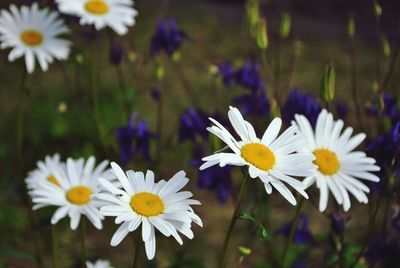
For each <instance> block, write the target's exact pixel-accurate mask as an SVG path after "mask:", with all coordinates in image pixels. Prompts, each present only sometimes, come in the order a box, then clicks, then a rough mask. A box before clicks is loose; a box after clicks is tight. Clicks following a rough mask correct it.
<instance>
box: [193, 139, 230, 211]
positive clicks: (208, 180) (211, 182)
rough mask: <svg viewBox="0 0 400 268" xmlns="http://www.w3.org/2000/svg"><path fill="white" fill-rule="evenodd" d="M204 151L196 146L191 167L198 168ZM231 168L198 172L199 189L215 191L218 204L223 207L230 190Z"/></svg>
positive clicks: (211, 168) (217, 168)
mask: <svg viewBox="0 0 400 268" xmlns="http://www.w3.org/2000/svg"><path fill="white" fill-rule="evenodd" d="M203 155H204V151H203V149H202V148H201V147H200V146H197V147H196V148H195V150H194V153H193V160H192V161H191V164H192V166H193V167H196V168H198V167H200V166H201V164H202V163H203V161H201V158H202V156H203ZM231 171H232V167H231V166H225V167H222V168H221V167H219V166H214V167H210V168H208V169H205V170H199V171H198V181H197V186H198V187H199V188H200V189H207V190H211V191H215V192H216V195H217V199H218V202H219V203H220V204H221V205H223V204H225V203H226V201H227V200H228V198H229V195H230V193H231V188H232V175H231Z"/></svg>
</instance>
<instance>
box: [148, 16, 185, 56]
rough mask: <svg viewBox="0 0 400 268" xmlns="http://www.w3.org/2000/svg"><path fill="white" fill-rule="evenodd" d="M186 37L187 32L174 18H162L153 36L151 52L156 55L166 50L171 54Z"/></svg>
mask: <svg viewBox="0 0 400 268" xmlns="http://www.w3.org/2000/svg"><path fill="white" fill-rule="evenodd" d="M186 38H187V35H186V33H185V32H183V31H182V30H181V29H179V28H178V26H177V25H176V23H175V20H174V19H169V20H160V21H159V22H158V25H157V28H156V31H155V33H154V34H153V36H152V37H151V48H150V50H151V54H152V55H153V56H154V55H156V54H158V53H159V52H160V51H163V50H164V51H165V53H167V54H168V55H169V56H171V55H172V54H174V52H175V51H176V50H178V49H179V48H180V47H181V45H182V42H183V41H184V40H185V39H186Z"/></svg>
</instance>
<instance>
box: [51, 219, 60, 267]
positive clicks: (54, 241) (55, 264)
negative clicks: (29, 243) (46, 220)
mask: <svg viewBox="0 0 400 268" xmlns="http://www.w3.org/2000/svg"><path fill="white" fill-rule="evenodd" d="M51 242H52V243H51V246H52V253H53V267H54V268H58V267H59V265H58V260H59V256H58V231H57V225H56V224H52V225H51Z"/></svg>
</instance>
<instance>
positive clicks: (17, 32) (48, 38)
mask: <svg viewBox="0 0 400 268" xmlns="http://www.w3.org/2000/svg"><path fill="white" fill-rule="evenodd" d="M68 32H69V29H68V28H67V26H66V25H65V24H64V21H63V20H61V19H60V18H59V14H58V12H56V11H50V10H49V9H47V8H45V9H39V7H38V4H37V3H34V4H33V5H32V6H30V7H28V6H21V8H19V9H18V8H17V7H16V6H15V5H11V6H10V10H9V11H8V10H1V12H0V42H1V48H2V49H4V48H12V50H11V52H10V54H8V60H9V61H14V60H15V59H17V58H20V57H22V56H24V57H25V64H26V69H27V71H28V73H32V72H33V71H34V70H35V58H36V59H37V61H38V62H39V65H40V67H41V68H42V70H43V71H47V69H48V65H49V63H52V62H53V61H54V59H57V60H65V59H67V58H68V55H69V51H70V49H69V47H70V42H69V41H67V40H65V39H62V38H60V37H59V36H60V35H63V34H66V33H68Z"/></svg>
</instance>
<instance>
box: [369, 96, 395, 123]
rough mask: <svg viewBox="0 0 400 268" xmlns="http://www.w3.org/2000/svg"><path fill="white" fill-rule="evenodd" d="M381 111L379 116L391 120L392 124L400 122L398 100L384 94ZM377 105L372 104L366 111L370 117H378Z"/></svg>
mask: <svg viewBox="0 0 400 268" xmlns="http://www.w3.org/2000/svg"><path fill="white" fill-rule="evenodd" d="M383 106H384V107H383V110H382V111H381V113H380V115H382V116H387V117H389V118H390V119H391V121H392V123H393V124H394V123H395V122H397V121H400V109H399V102H398V99H397V98H396V97H394V96H392V95H390V94H389V93H385V94H384V96H383ZM378 107H379V106H378V104H377V103H376V102H375V103H372V104H371V106H370V107H369V108H368V109H367V112H368V114H370V115H372V116H378V115H379V109H378Z"/></svg>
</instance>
